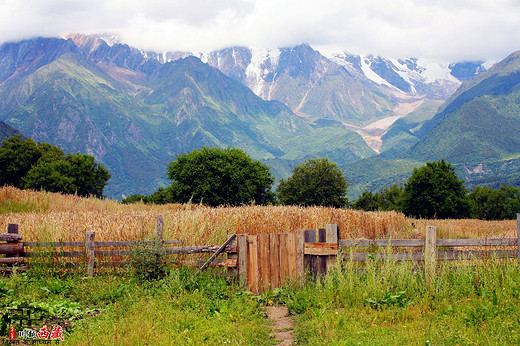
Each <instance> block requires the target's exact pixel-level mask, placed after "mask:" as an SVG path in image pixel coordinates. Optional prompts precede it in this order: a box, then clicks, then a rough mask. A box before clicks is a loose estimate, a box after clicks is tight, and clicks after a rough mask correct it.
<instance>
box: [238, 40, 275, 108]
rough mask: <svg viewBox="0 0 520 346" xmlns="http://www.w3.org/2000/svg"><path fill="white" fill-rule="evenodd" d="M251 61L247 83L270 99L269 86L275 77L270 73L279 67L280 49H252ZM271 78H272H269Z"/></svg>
mask: <svg viewBox="0 0 520 346" xmlns="http://www.w3.org/2000/svg"><path fill="white" fill-rule="evenodd" d="M250 51H251V62H250V63H249V65H248V66H247V68H246V85H247V86H248V87H249V88H250V89H251V90H253V92H254V93H255V94H257V95H258V96H260V97H261V98H263V99H269V95H268V89H269V88H268V87H267V84H268V83H269V82H271V83H272V82H273V80H272V79H273V78H269V75H270V74H274V71H275V70H276V68H277V67H278V62H279V59H280V54H281V51H280V50H279V49H251V50H250ZM269 79H271V80H269Z"/></svg>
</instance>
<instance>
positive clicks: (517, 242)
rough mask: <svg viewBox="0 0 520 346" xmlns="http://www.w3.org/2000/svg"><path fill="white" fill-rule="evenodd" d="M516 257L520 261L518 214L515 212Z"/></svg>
mask: <svg viewBox="0 0 520 346" xmlns="http://www.w3.org/2000/svg"><path fill="white" fill-rule="evenodd" d="M516 237H517V238H516V257H517V258H518V262H520V214H516Z"/></svg>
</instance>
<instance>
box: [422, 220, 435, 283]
mask: <svg viewBox="0 0 520 346" xmlns="http://www.w3.org/2000/svg"><path fill="white" fill-rule="evenodd" d="M436 265H437V228H436V227H435V226H427V227H426V240H425V249H424V268H425V271H426V279H427V280H431V279H433V278H434V276H435V267H436Z"/></svg>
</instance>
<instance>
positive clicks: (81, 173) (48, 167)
mask: <svg viewBox="0 0 520 346" xmlns="http://www.w3.org/2000/svg"><path fill="white" fill-rule="evenodd" d="M108 179H110V173H108V171H107V170H106V169H105V167H103V166H102V165H100V164H98V163H97V162H95V161H94V158H93V157H92V156H90V155H86V154H67V155H66V156H64V157H63V158H62V159H59V160H56V161H52V160H50V161H45V160H43V161H39V162H38V164H36V165H34V166H33V167H32V168H31V169H30V170H29V172H28V173H27V175H26V176H25V177H24V178H23V179H22V180H23V183H24V184H23V187H24V188H27V189H38V190H45V191H50V192H63V193H69V194H73V193H77V194H78V195H79V196H84V197H87V196H95V197H102V196H103V189H104V188H105V186H106V185H107V181H108Z"/></svg>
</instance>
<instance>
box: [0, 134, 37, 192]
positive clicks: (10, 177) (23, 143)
mask: <svg viewBox="0 0 520 346" xmlns="http://www.w3.org/2000/svg"><path fill="white" fill-rule="evenodd" d="M41 157H42V151H41V150H40V148H39V147H38V145H37V144H36V143H35V142H34V141H33V140H32V139H30V138H29V139H27V140H22V137H21V135H18V136H15V137H10V138H8V139H6V140H5V141H3V142H2V146H1V147H0V172H1V174H0V185H12V186H15V187H18V188H21V187H22V186H23V183H22V178H23V177H25V176H26V175H27V172H29V170H30V169H31V167H32V166H33V165H35V164H36V162H38V160H39V159H40V158H41Z"/></svg>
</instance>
